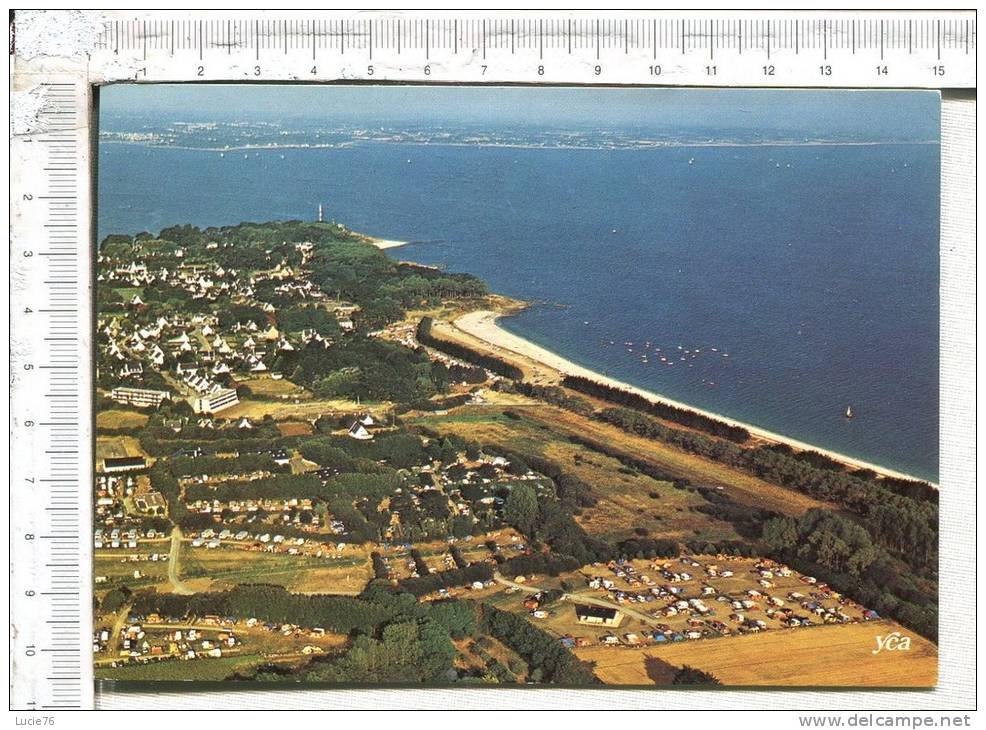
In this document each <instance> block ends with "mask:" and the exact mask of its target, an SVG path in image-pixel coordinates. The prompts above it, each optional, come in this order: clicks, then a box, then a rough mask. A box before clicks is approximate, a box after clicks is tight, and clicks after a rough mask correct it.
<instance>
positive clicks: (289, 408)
mask: <svg viewBox="0 0 986 730" xmlns="http://www.w3.org/2000/svg"><path fill="white" fill-rule="evenodd" d="M389 407H390V405H389V404H386V403H361V404H357V403H356V401H350V400H312V399H309V400H300V399H299V401H298V402H297V403H295V402H293V401H291V400H287V401H274V400H258V399H254V398H247V399H244V400H241V401H240V402H239V403H237V404H236V405H235V406H233V407H231V408H227V409H226V410H224V411H223V412H222V417H223V418H228V419H239V418H243V417H246V418H250V419H252V420H255V421H259V420H260V419H262V418H263V417H264V416H268V415H269V416H271V417H272V418H273V419H274V420H276V421H283V420H290V419H298V420H307V419H313V418H318V417H319V416H322V415H337V414H344V413H359V412H362V411H366V410H371V411H374V412H377V411H380V410H385V409H387V408H389Z"/></svg>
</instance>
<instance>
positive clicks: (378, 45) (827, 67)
mask: <svg viewBox="0 0 986 730" xmlns="http://www.w3.org/2000/svg"><path fill="white" fill-rule="evenodd" d="M975 52H976V23H975V13H974V12H942V13H930V12H912V13H889V12H885V13H878V12H867V13H854V12H842V13H840V12H829V13H809V14H805V13H793V12H788V13H784V12H777V13H769V12H768V13H751V12H742V13H679V12H674V11H668V12H642V13H631V14H626V15H623V16H614V15H608V16H595V15H593V16H588V15H583V14H575V15H567V14H545V13H540V14H523V13H519V14H516V15H513V14H511V15H508V16H504V15H496V16H493V17H484V16H479V15H468V16H464V17H449V16H432V15H429V16H425V15H410V16H404V15H402V16H400V17H379V16H377V17H375V16H374V14H366V15H360V16H357V17H334V18H312V17H302V16H298V15H295V16H288V17H273V16H263V17H252V18H251V17H241V16H234V17H226V18H221V17H215V16H209V17H204V18H195V17H194V16H193V17H188V16H186V17H183V18H164V17H160V16H158V15H154V14H152V15H147V16H145V17H142V18H139V19H118V20H113V21H111V22H108V23H107V24H106V26H105V28H104V30H103V32H102V33H100V35H99V37H98V39H97V41H96V43H95V48H94V51H93V59H94V60H95V61H97V63H98V62H99V61H100V59H104V58H105V59H113V60H114V61H119V60H120V59H124V58H126V59H131V60H133V61H134V62H135V63H136V64H137V65H136V66H135V70H134V78H135V79H136V80H138V81H143V80H166V79H170V80H182V81H186V80H193V81H194V80H203V81H205V80H213V81H215V80H236V81H267V80H285V79H290V80H295V81H319V80H340V79H342V80H360V81H415V82H428V83H441V82H443V81H445V82H457V83H461V82H473V83H489V82H501V83H502V82H509V83H546V82H554V83H582V84H650V85H653V84H658V85H678V86H730V85H742V86H768V87H784V86H808V87H844V86H861V87H924V88H940V87H951V88H958V87H973V86H975Z"/></svg>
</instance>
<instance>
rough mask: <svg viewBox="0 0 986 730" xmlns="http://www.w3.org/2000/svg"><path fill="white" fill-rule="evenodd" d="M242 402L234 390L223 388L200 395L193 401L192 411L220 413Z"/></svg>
mask: <svg viewBox="0 0 986 730" xmlns="http://www.w3.org/2000/svg"><path fill="white" fill-rule="evenodd" d="M239 402H240V398H239V396H238V395H236V391H235V390H233V389H232V388H221V389H219V390H217V391H216V392H214V393H207V394H205V395H200V396H198V397H197V398H195V400H193V401H192V410H194V411H195V412H196V413H219V411H223V410H225V409H227V408H230V407H232V406H235V405H236V404H237V403H239Z"/></svg>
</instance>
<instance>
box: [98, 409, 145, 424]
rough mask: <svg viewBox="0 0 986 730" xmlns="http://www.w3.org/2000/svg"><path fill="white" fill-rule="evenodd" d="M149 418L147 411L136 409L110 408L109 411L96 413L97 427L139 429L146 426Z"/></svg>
mask: <svg viewBox="0 0 986 730" xmlns="http://www.w3.org/2000/svg"><path fill="white" fill-rule="evenodd" d="M147 419H148V416H147V414H146V413H137V412H136V411H125V410H117V409H110V410H107V411H100V412H99V413H97V414H96V428H106V429H118V428H130V429H138V428H143V427H144V425H145V424H146V423H147Z"/></svg>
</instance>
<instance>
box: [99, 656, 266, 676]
mask: <svg viewBox="0 0 986 730" xmlns="http://www.w3.org/2000/svg"><path fill="white" fill-rule="evenodd" d="M266 661H267V659H266V658H265V657H263V656H261V655H259V654H243V655H241V656H224V657H219V658H217V659H196V660H194V661H180V660H174V659H168V660H161V661H153V662H148V663H147V664H128V665H127V666H123V667H116V668H114V667H97V668H96V679H116V680H120V681H124V682H127V681H129V682H218V681H221V680H223V679H226V678H227V677H229V676H231V675H233V674H235V673H237V672H242V671H244V670H246V669H251V668H253V667H256V666H259V665H260V664H264V663H265V662H266Z"/></svg>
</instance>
